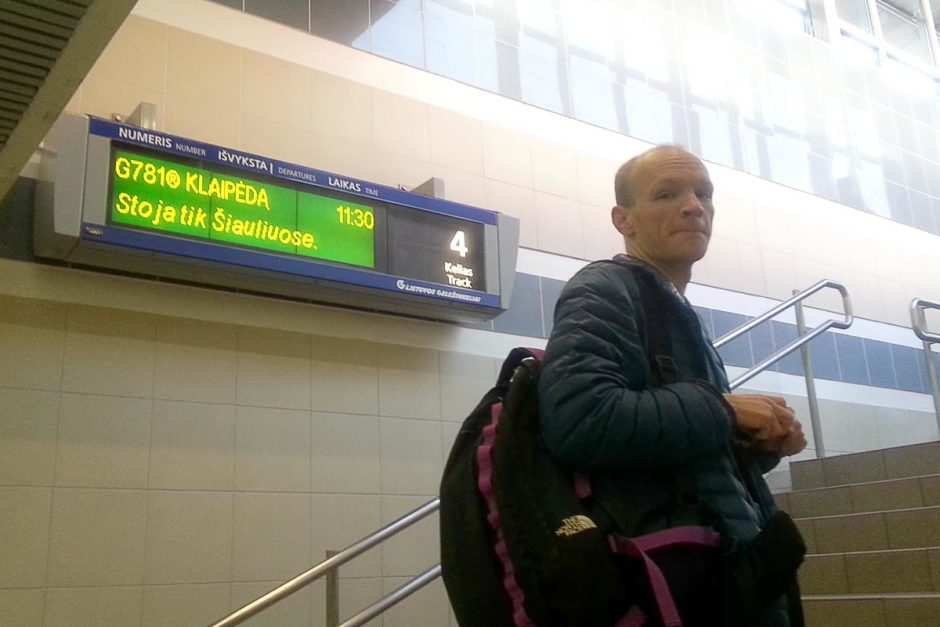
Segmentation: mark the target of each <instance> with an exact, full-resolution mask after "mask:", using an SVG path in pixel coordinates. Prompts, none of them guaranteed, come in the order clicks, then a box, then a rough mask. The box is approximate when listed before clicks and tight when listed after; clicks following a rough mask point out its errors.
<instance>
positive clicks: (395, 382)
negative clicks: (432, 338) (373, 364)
mask: <svg viewBox="0 0 940 627" xmlns="http://www.w3.org/2000/svg"><path fill="white" fill-rule="evenodd" d="M440 385H441V384H440V362H439V357H438V353H437V351H432V350H425V349H419V348H408V347H404V346H394V345H391V344H386V345H382V346H381V347H380V348H379V413H380V415H382V416H399V417H402V418H423V419H426V420H439V419H440V417H441V389H440Z"/></svg>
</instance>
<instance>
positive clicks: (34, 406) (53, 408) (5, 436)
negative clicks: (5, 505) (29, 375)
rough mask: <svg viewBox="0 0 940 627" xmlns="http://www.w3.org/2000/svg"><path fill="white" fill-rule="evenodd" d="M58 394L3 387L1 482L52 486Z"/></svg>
mask: <svg viewBox="0 0 940 627" xmlns="http://www.w3.org/2000/svg"><path fill="white" fill-rule="evenodd" d="M58 422H59V394H58V393H56V392H44V391H40V390H18V389H12V388H0V485H51V484H52V473H53V462H54V460H55V446H56V431H57V428H58Z"/></svg>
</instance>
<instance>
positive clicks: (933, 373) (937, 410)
mask: <svg viewBox="0 0 940 627" xmlns="http://www.w3.org/2000/svg"><path fill="white" fill-rule="evenodd" d="M924 359H925V360H926V361H927V375H928V378H929V379H930V392H931V394H932V395H933V411H934V415H935V416H936V417H937V433H938V434H940V384H938V383H937V364H935V363H934V360H933V347H932V345H931V343H930V342H928V341H926V340H925V341H924Z"/></svg>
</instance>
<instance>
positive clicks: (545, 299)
mask: <svg viewBox="0 0 940 627" xmlns="http://www.w3.org/2000/svg"><path fill="white" fill-rule="evenodd" d="M541 283H542V319H543V320H544V321H545V335H550V334H551V332H552V327H554V326H555V303H557V302H558V296H559V295H560V294H561V290H562V289H563V288H564V287H565V282H564V281H558V280H557V279H549V278H546V277H542V278H541Z"/></svg>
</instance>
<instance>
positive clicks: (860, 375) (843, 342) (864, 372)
mask: <svg viewBox="0 0 940 627" xmlns="http://www.w3.org/2000/svg"><path fill="white" fill-rule="evenodd" d="M835 338H836V351H837V352H838V354H839V370H840V371H841V372H842V380H843V381H845V382H846V383H857V384H859V385H870V384H871V380H870V379H869V377H868V365H867V364H866V363H865V349H864V348H862V338H859V337H855V336H853V335H843V334H841V333H836V334H835Z"/></svg>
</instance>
